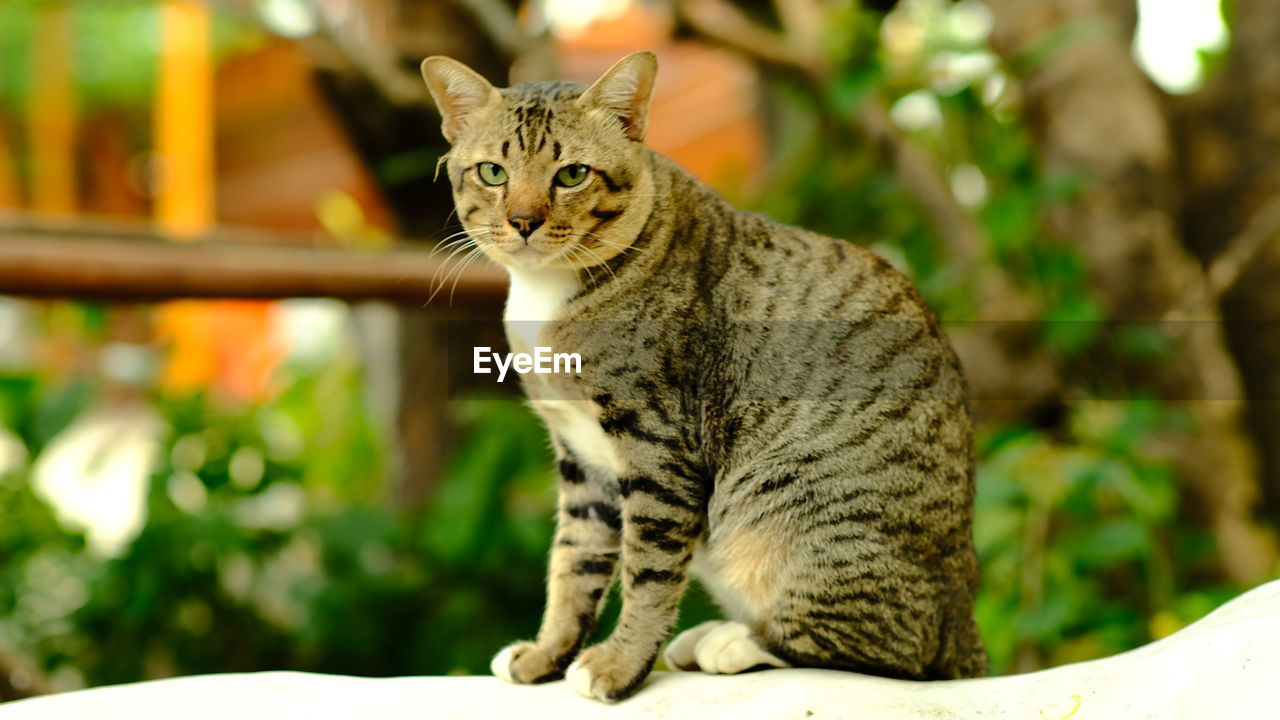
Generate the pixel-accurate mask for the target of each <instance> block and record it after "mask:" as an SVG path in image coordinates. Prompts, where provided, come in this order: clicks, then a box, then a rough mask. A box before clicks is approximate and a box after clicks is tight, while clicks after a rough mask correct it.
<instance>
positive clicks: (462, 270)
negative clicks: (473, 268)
mask: <svg viewBox="0 0 1280 720" xmlns="http://www.w3.org/2000/svg"><path fill="white" fill-rule="evenodd" d="M477 251H478V252H473V253H471V254H470V255H468V256H467V258H466V259H465V260H463V261H462V267H460V268H458V272H457V274H456V275H454V276H453V287H451V288H449V304H450V305H452V304H453V293H454V291H456V290H457V289H458V281H459V280H461V279H462V276H463V274H465V273H466V271H467V267H468V266H469V265H471V263H474V262H475V261H476V260H479V259H480V258H482V257H488V256H486V255H485V254H484V251H483V250H480V249H479V248H477Z"/></svg>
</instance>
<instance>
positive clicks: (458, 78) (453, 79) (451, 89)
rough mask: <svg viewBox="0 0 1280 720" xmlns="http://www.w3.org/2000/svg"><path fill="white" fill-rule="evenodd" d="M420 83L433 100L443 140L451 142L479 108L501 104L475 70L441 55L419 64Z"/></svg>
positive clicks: (499, 95) (499, 97)
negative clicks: (439, 119) (441, 118)
mask: <svg viewBox="0 0 1280 720" xmlns="http://www.w3.org/2000/svg"><path fill="white" fill-rule="evenodd" d="M422 79H423V80H426V81H427V89H428V90H430V91H431V97H432V98H435V101H436V107H437V108H439V109H440V115H441V116H442V117H443V118H444V123H443V124H442V125H441V129H442V130H443V131H444V139H445V140H448V141H449V142H453V141H454V139H455V138H456V137H458V133H459V132H460V131H461V130H462V127H463V122H464V121H465V120H466V119H467V116H468V115H470V114H471V113H474V112H475V111H476V110H479V109H481V108H483V107H487V106H489V105H492V104H498V103H501V102H502V95H501V94H499V93H498V90H497V88H495V87H494V86H492V85H490V84H489V81H488V80H485V79H484V78H483V77H480V74H479V73H477V72H476V71H475V70H472V69H471V68H469V67H467V66H466V65H463V64H462V63H460V62H458V61H457V60H454V59H453V58H447V57H444V56H443V55H433V56H432V57H429V58H427V59H426V60H423V61H422Z"/></svg>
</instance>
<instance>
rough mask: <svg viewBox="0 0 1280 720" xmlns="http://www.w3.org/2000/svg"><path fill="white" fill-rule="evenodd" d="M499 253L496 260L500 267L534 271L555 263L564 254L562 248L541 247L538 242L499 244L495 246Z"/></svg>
mask: <svg viewBox="0 0 1280 720" xmlns="http://www.w3.org/2000/svg"><path fill="white" fill-rule="evenodd" d="M494 249H496V250H497V251H498V252H497V253H496V255H497V257H495V258H494V259H495V260H497V261H498V263H499V264H500V265H511V266H514V267H518V268H522V269H525V270H534V269H537V268H540V267H545V266H546V265H548V264H550V263H551V262H553V261H554V260H555V259H556V258H558V257H559V256H560V255H562V254H563V252H562V250H563V248H562V247H559V246H557V247H540V243H537V242H536V241H526V240H523V239H521V240H520V241H519V242H511V243H499V244H497V245H495V248H494Z"/></svg>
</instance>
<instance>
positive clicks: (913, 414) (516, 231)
mask: <svg viewBox="0 0 1280 720" xmlns="http://www.w3.org/2000/svg"><path fill="white" fill-rule="evenodd" d="M656 72H657V61H656V59H655V58H654V56H653V55H652V54H651V53H648V52H640V53H635V54H633V55H630V56H628V57H626V58H624V59H622V60H621V61H619V62H618V63H617V64H616V65H614V66H613V67H612V68H611V69H610V70H609V71H608V72H607V73H605V74H604V75H603V76H602V77H601V78H600V79H599V80H598V81H597V82H596V83H595V84H594V85H591V86H590V87H584V86H582V85H578V84H574V83H566V82H546V83H525V84H521V85H516V86H514V87H510V88H507V89H504V90H499V89H496V88H494V87H493V86H492V85H490V84H489V83H488V82H487V81H485V80H484V79H483V78H482V77H480V76H479V75H478V74H476V73H475V72H474V71H472V70H470V69H469V68H467V67H466V66H464V65H462V64H460V63H458V62H457V61H455V60H452V59H449V58H445V57H431V58H428V59H427V60H425V61H424V62H423V63H422V74H423V77H424V78H425V79H426V82H427V86H428V88H429V89H430V91H431V94H432V95H433V97H434V98H435V100H436V103H437V105H438V107H439V109H440V111H441V113H442V115H443V130H444V136H445V138H446V139H447V140H448V141H449V142H450V143H451V145H452V148H451V150H450V151H449V153H448V155H447V157H446V158H445V159H444V160H443V161H445V162H447V169H448V175H449V180H450V181H451V183H452V185H453V194H454V200H455V203H456V206H457V212H458V216H459V218H460V219H461V221H462V223H463V227H464V229H465V231H466V232H467V233H468V235H469V237H468V238H467V242H468V243H474V246H475V247H476V248H478V250H477V251H483V252H484V253H485V254H486V255H488V256H489V257H490V258H492V259H493V260H494V261H496V262H498V263H499V264H501V265H502V266H504V267H505V268H506V269H507V270H508V271H509V272H510V276H511V285H510V291H509V295H508V297H507V305H506V312H505V315H504V321H505V323H506V328H507V336H508V340H509V342H510V345H511V348H512V350H513V351H516V352H529V351H530V349H531V348H533V347H535V346H547V347H551V348H553V349H554V350H555V351H556V352H576V353H579V354H580V356H581V358H582V361H581V369H580V371H579V372H576V373H573V374H566V373H562V374H536V375H535V374H527V375H524V376H523V382H524V384H525V390H526V392H527V394H528V395H529V397H530V400H531V402H532V404H533V407H534V408H535V409H536V410H537V412H538V413H539V414H540V415H541V417H542V419H543V420H544V421H545V423H546V425H547V427H548V429H549V430H550V434H551V441H552V444H553V446H554V448H555V453H556V457H557V458H558V461H559V471H560V480H559V512H558V522H557V529H556V535H555V540H554V545H553V547H552V549H551V558H550V568H549V577H548V580H547V605H546V611H545V614H544V616H543V620H542V625H541V629H540V630H539V631H538V636H537V639H536V640H535V641H532V642H519V643H515V644H513V645H510V646H508V647H507V648H505V649H503V650H502V651H501V652H499V653H498V655H497V656H496V657H494V659H493V662H492V666H491V667H492V670H493V673H494V674H495V675H498V676H500V677H502V678H504V679H506V680H509V681H512V682H516V683H537V682H544V681H548V680H553V679H558V678H561V677H567V679H568V681H569V683H570V684H571V685H572V686H573V688H574V689H575V690H577V691H578V692H579V693H581V694H582V695H585V696H587V697H592V698H597V699H599V700H604V701H616V700H619V699H622V698H625V697H627V696H628V695H630V694H631V693H633V692H635V691H636V690H637V688H639V687H640V685H641V684H642V683H643V682H644V680H645V677H646V676H647V675H648V674H649V671H650V668H651V667H652V665H653V663H654V661H655V660H656V658H657V655H658V652H659V650H660V649H661V648H662V646H663V643H664V642H665V641H666V640H667V638H668V636H669V635H670V633H671V630H672V627H673V624H674V622H675V619H676V613H677V609H678V606H679V603H680V598H681V594H682V593H683V592H684V589H685V585H686V582H687V579H688V578H689V576H690V573H692V574H694V575H695V576H697V577H698V578H699V579H700V580H701V582H702V583H703V584H704V585H705V586H706V587H707V589H708V590H709V591H710V592H711V594H712V595H713V597H714V598H715V599H716V601H717V602H718V603H719V604H720V605H721V606H722V608H723V609H724V611H725V614H726V615H727V616H728V618H729V620H727V621H723V622H721V621H717V622H710V623H706V624H703V625H699V626H697V627H695V628H692V629H690V630H688V631H686V632H684V633H683V634H681V635H680V636H679V637H677V638H676V639H675V640H674V641H672V642H671V643H670V644H669V645H668V646H667V648H666V651H665V655H664V657H665V659H666V662H667V664H668V665H669V666H670V667H671V668H673V669H686V670H692V669H701V670H703V671H704V672H710V673H737V672H742V671H745V670H748V669H752V668H759V667H760V666H775V667H788V666H802V667H822V668H840V669H846V670H854V671H859V672H864V673H872V674H876V675H883V676H888V677H896V678H914V679H944V678H962V677H972V676H976V675H980V674H982V673H984V672H985V668H986V656H985V653H984V651H983V649H982V645H981V642H980V640H979V637H978V632H977V628H976V626H975V623H974V619H973V595H974V590H975V586H976V583H977V561H976V558H975V555H974V549H973V542H972V532H971V528H970V520H971V516H972V506H973V459H972V448H971V445H972V441H971V430H970V422H969V417H968V409H967V400H966V387H965V381H964V378H963V376H962V374H961V370H960V367H959V364H958V362H957V360H956V356H955V354H954V353H953V352H952V350H951V347H950V345H949V344H948V342H947V340H946V339H945V338H944V337H943V335H942V334H941V333H940V331H939V328H938V323H937V320H936V319H935V317H934V316H933V314H932V313H931V312H930V311H929V309H928V308H926V306H925V304H924V302H923V300H922V299H921V298H920V295H919V294H918V293H917V292H916V291H915V289H913V288H912V286H911V285H910V284H909V282H908V281H907V280H906V279H905V278H904V277H903V276H902V275H900V274H898V273H897V272H896V271H894V270H893V269H892V268H891V267H890V266H889V264H888V263H886V262H885V261H884V260H882V259H880V258H879V257H877V256H875V255H873V254H872V253H870V252H868V251H866V250H863V249H861V248H859V247H857V246H855V245H852V244H850V243H847V242H843V241H839V240H833V239H831V238H827V237H823V236H820V235H816V234H814V233H810V232H806V231H804V230H800V229H797V228H793V227H788V226H786V225H781V224H778V223H776V222H772V221H770V220H768V219H767V218H764V217H761V216H759V215H752V214H748V213H743V212H738V211H736V210H734V209H733V208H732V207H731V206H730V205H729V204H728V203H726V202H725V201H724V200H723V199H721V198H720V197H718V196H717V195H716V194H715V193H714V192H713V191H712V190H711V189H709V188H708V187H707V186H705V185H703V184H702V183H701V182H699V181H698V180H696V179H695V178H694V177H693V176H691V175H690V174H689V173H687V172H685V171H684V170H682V169H681V168H679V167H677V166H676V165H675V164H674V163H672V162H671V161H670V160H668V159H666V158H664V157H662V156H661V155H658V154H656V153H654V152H652V151H650V150H648V149H647V148H646V147H645V145H644V142H643V140H644V136H645V125H646V115H647V109H648V103H649V97H650V93H651V90H652V88H653V82H654V76H655V74H656ZM851 201H855V199H852V198H851ZM494 432H501V429H497V428H495V429H494ZM615 576H620V578H621V584H622V609H621V616H620V618H619V620H618V623H617V625H616V627H615V628H614V630H613V633H612V634H611V635H610V636H609V638H608V639H607V640H605V641H604V642H601V643H600V644H597V645H594V646H592V647H588V648H585V649H584V648H583V645H584V643H585V641H586V640H587V639H588V637H589V636H590V635H591V633H592V631H593V629H594V626H595V623H596V618H597V615H598V613H599V612H600V609H601V605H602V603H603V599H604V597H605V592H606V590H607V589H608V587H609V586H610V584H611V583H612V582H613V580H614V578H615Z"/></svg>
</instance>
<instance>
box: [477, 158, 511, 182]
mask: <svg viewBox="0 0 1280 720" xmlns="http://www.w3.org/2000/svg"><path fill="white" fill-rule="evenodd" d="M478 171H479V173H480V179H481V180H483V181H484V184H485V185H505V184H506V182H507V171H506V170H503V169H502V166H501V165H497V164H494V163H491V162H482V163H480V167H479V168H478Z"/></svg>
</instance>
